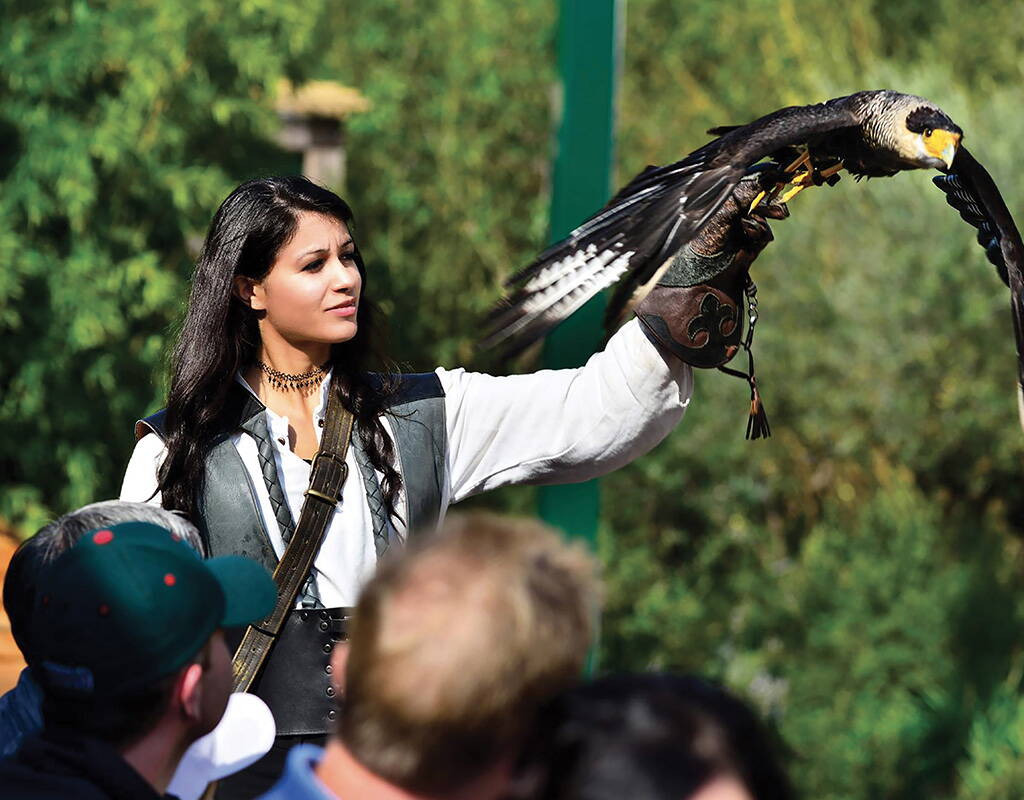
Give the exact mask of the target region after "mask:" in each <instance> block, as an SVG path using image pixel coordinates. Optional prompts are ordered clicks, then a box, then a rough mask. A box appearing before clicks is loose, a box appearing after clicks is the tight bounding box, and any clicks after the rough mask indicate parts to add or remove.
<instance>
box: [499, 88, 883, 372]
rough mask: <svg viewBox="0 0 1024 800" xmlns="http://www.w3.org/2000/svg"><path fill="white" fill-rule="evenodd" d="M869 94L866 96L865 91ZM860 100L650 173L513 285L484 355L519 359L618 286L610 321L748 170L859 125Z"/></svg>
mask: <svg viewBox="0 0 1024 800" xmlns="http://www.w3.org/2000/svg"><path fill="white" fill-rule="evenodd" d="M862 94H863V93H862ZM861 100H862V96H861V94H857V95H850V96H849V97H840V98H836V99H835V100H830V101H828V102H827V103H818V104H815V105H810V106H790V107H788V108H783V109H780V110H778V111H775V112H773V113H772V114H768V115H767V116H764V117H761V118H760V119H758V120H755V121H754V122H752V123H750V124H749V125H743V126H739V127H736V128H733V129H729V130H727V131H725V132H724V133H723V135H721V136H720V137H719V138H717V139H714V140H713V141H711V142H709V143H708V144H706V145H705V146H704V147H702V148H700V149H699V150H696V151H694V152H693V153H691V154H690V155H688V156H686V158H684V159H682V160H681V161H677V162H676V163H674V164H669V165H667V166H663V167H648V168H647V169H645V170H644V171H643V172H641V173H640V174H639V175H637V176H636V177H635V178H633V180H632V181H630V182H629V184H627V185H626V186H625V187H624V188H623V189H622V190H621V191H620V192H619V193H618V194H616V195H615V197H613V198H612V199H611V201H609V203H608V205H607V206H605V207H604V208H603V209H601V210H600V211H599V212H597V213H596V214H595V215H594V216H592V217H590V219H588V220H586V221H585V222H584V223H583V224H582V225H580V226H579V227H578V228H576V230H574V231H573V232H572V233H571V234H569V236H568V237H566V238H565V239H563V240H562V241H560V242H558V243H556V244H554V245H552V246H551V247H549V248H548V249H547V250H545V251H544V252H543V253H541V254H540V255H539V256H538V257H537V259H536V260H535V261H534V262H533V263H532V264H530V265H529V266H527V267H526V268H525V269H524V270H522V271H521V272H519V273H517V274H515V275H513V276H512V277H511V278H510V279H509V280H508V281H507V282H506V289H507V296H506V299H505V300H504V301H503V302H501V303H500V304H499V305H498V306H497V307H496V308H495V309H494V310H493V311H492V312H491V314H490V316H489V317H488V319H487V322H486V336H485V338H484V340H483V341H482V342H481V346H482V347H484V348H488V347H495V346H501V347H502V348H503V350H504V352H505V355H506V356H510V355H513V354H515V353H517V352H519V351H520V350H522V349H523V348H525V347H527V346H529V345H530V344H531V343H533V342H534V341H536V340H537V339H539V338H541V337H542V336H544V335H545V334H547V333H548V331H550V330H551V329H552V328H553V327H555V326H556V325H557V324H558V323H560V322H561V321H562V320H564V319H565V318H566V317H568V316H569V315H570V314H572V313H573V312H574V311H575V310H576V309H578V308H579V307H580V306H582V305H583V304H584V303H586V302H587V300H589V299H590V298H591V297H593V296H594V295H595V294H597V293H598V292H599V291H601V290H602V289H605V288H607V287H609V286H611V285H612V284H614V283H616V282H617V281H619V280H620V279H623V278H624V280H623V282H622V284H621V285H620V286H619V289H618V290H617V291H616V293H615V298H614V299H613V302H612V305H611V307H610V308H609V309H608V317H609V318H612V317H615V316H617V314H618V312H619V310H620V309H621V307H622V305H623V304H624V303H625V301H626V300H628V299H629V297H630V296H631V295H632V294H633V291H634V290H635V289H636V288H637V287H640V286H642V285H644V284H646V283H648V282H649V281H650V279H651V278H652V276H653V275H654V274H655V273H656V272H657V271H658V269H659V267H661V266H662V265H663V264H664V263H665V262H666V261H667V260H668V259H669V258H671V257H672V256H673V255H675V253H677V252H678V251H679V249H680V248H681V247H682V246H683V245H684V244H686V243H687V242H688V241H689V240H690V239H692V238H693V237H694V235H695V234H696V233H697V231H699V230H700V228H701V226H703V225H704V223H705V222H706V221H707V220H708V218H709V217H710V216H711V215H712V214H714V213H715V211H717V210H718V209H719V208H720V207H721V206H722V204H723V203H724V202H725V201H726V199H727V198H728V197H729V196H730V195H731V194H732V192H733V190H734V189H735V188H736V184H737V183H738V182H739V181H740V179H741V178H742V177H743V176H744V175H745V174H746V173H747V171H748V169H749V168H750V167H752V166H753V165H754V164H756V163H757V162H758V161H760V160H761V159H763V158H765V157H766V156H768V155H769V154H771V153H775V152H778V151H779V150H782V149H784V148H786V147H790V146H794V145H799V144H805V143H807V141H808V140H810V139H814V138H816V137H821V136H822V135H827V134H828V133H830V132H834V131H838V130H840V129H847V128H853V127H858V126H859V125H860V114H859V112H860V108H861V105H862V103H861Z"/></svg>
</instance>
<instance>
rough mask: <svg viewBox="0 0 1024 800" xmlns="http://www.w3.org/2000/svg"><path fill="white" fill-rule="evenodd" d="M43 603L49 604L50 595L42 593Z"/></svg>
mask: <svg viewBox="0 0 1024 800" xmlns="http://www.w3.org/2000/svg"><path fill="white" fill-rule="evenodd" d="M43 605H44V606H48V605H50V595H48V594H44V595H43Z"/></svg>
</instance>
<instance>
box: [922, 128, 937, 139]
mask: <svg viewBox="0 0 1024 800" xmlns="http://www.w3.org/2000/svg"><path fill="white" fill-rule="evenodd" d="M933 133H935V131H933V130H932V129H931V128H925V129H924V138H925V139H927V138H928V137H930V136H931V135H932V134H933Z"/></svg>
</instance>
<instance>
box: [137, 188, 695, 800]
mask: <svg viewBox="0 0 1024 800" xmlns="http://www.w3.org/2000/svg"><path fill="white" fill-rule="evenodd" d="M369 277H370V276H368V275H367V272H366V268H365V266H364V264H363V262H362V259H361V258H360V255H359V250H358V248H357V246H356V243H355V241H354V239H353V231H352V213H351V211H350V209H349V207H348V206H347V205H346V204H345V202H344V201H342V200H341V198H339V197H337V196H336V195H335V194H333V193H331V192H329V191H327V190H326V189H323V188H321V187H319V186H316V185H315V184H313V183H311V182H309V181H308V180H305V179H303V178H297V177H289V178H266V179H260V180H254V181H250V182H248V183H245V184H243V185H242V186H239V187H238V188H237V189H236V190H235V191H234V192H232V193H231V195H230V196H229V197H228V198H227V199H226V200H225V201H224V203H223V205H222V206H221V207H220V209H219V210H218V211H217V214H216V216H215V217H214V219H213V223H212V225H211V227H210V230H209V233H208V235H207V238H206V242H205V244H204V246H203V250H202V253H201V255H200V257H199V260H198V262H197V264H196V269H195V274H194V278H193V285H192V293H191V297H190V300H189V307H188V311H187V314H186V318H185V322H184V325H183V328H182V330H181V333H180V336H179V338H178V342H177V347H176V349H175V352H174V359H173V374H172V379H171V386H170V392H169V395H168V400H167V408H166V411H165V412H160V413H159V414H156V415H154V416H153V417H150V418H148V419H147V420H143V421H141V422H139V423H137V425H136V435H137V437H138V439H139V441H138V443H137V445H136V448H135V452H134V454H133V455H132V458H131V462H130V463H129V465H128V469H127V473H126V475H125V479H124V485H123V487H122V494H121V496H122V498H123V499H147V498H148V499H152V501H154V502H161V503H162V504H163V505H164V507H166V508H171V509H176V510H180V511H182V512H184V513H185V514H187V515H188V516H189V517H190V518H192V519H193V520H194V521H195V522H196V524H197V525H198V526H199V528H200V530H201V531H203V534H204V537H205V538H206V543H207V545H208V547H209V549H210V552H211V554H212V555H220V554H221V553H226V552H234V553H241V554H245V555H248V556H250V557H253V558H257V559H259V560H261V561H263V563H264V564H266V565H267V566H268V567H269V568H273V566H274V564H275V563H276V561H277V559H278V558H279V557H280V555H281V553H282V552H283V550H284V546H285V541H286V539H287V538H288V537H289V536H290V532H291V530H292V529H293V528H294V525H295V521H296V518H297V516H298V513H299V509H300V508H301V506H302V499H303V492H304V491H305V489H306V488H307V486H308V480H309V472H310V466H309V463H308V462H309V460H310V459H311V458H312V457H313V456H314V454H315V453H316V450H317V446H318V442H319V436H320V432H321V427H320V426H322V425H323V424H324V410H325V408H326V400H327V396H328V395H327V393H328V392H336V393H338V396H339V398H340V400H341V402H342V403H343V404H344V405H345V406H346V407H347V408H348V409H350V410H351V411H352V413H353V415H354V416H355V419H356V433H355V434H354V435H353V437H352V447H351V449H350V451H349V453H348V457H347V463H348V465H349V477H348V480H347V482H346V484H345V486H344V489H343V495H342V502H341V503H340V504H339V505H338V507H337V509H336V510H335V512H334V516H333V518H332V519H331V521H330V523H329V527H328V529H327V532H326V535H325V539H324V541H323V544H322V546H321V548H320V550H319V552H318V555H317V557H316V561H315V565H314V569H313V571H312V575H311V579H310V582H309V583H308V584H307V585H306V587H305V588H304V590H303V593H302V597H301V598H300V599H299V601H298V602H297V604H296V610H295V612H294V613H292V615H291V616H290V618H289V620H288V623H287V625H286V627H285V629H284V631H283V633H282V635H281V637H280V638H279V640H278V641H277V643H276V644H275V646H274V648H273V650H272V652H271V654H270V657H269V659H268V661H267V664H266V666H265V668H264V670H263V673H262V675H261V677H260V679H259V681H258V683H257V684H256V685H255V686H254V691H255V692H256V693H257V694H259V695H260V696H261V697H263V699H264V700H265V701H266V702H267V704H268V705H269V706H270V707H271V709H272V711H273V712H274V716H275V718H276V720H277V724H278V734H279V741H278V746H276V748H275V751H273V752H272V754H271V756H268V759H271V758H276V759H277V761H276V762H271V761H265V762H263V763H262V765H257V767H258V768H260V769H262V770H263V776H264V777H263V778H262V779H261V781H260V782H259V783H253V784H251V785H249V786H247V787H245V788H244V790H242V789H239V796H241V795H242V792H243V791H244V792H248V793H250V796H251V794H255V793H258V790H259V789H260V788H261V787H266V786H269V783H270V782H271V781H272V780H273V778H274V777H275V775H276V774H277V773H278V772H279V771H280V764H281V763H282V761H281V759H282V758H283V755H282V753H283V751H284V750H285V749H286V748H287V747H290V746H291V745H292V744H295V743H298V742H299V741H304V740H306V737H312V738H313V739H314V740H316V739H319V738H322V737H323V735H324V733H325V732H326V731H327V730H328V728H329V726H330V725H331V724H332V720H333V719H334V718H335V715H336V713H337V712H336V710H335V704H334V701H333V700H332V697H333V695H334V692H335V689H334V687H333V686H332V682H331V676H330V674H329V673H330V666H329V663H328V662H329V659H330V655H329V653H330V650H331V649H332V647H333V643H334V642H335V641H337V640H338V639H340V638H342V637H343V635H344V619H345V616H346V609H348V608H349V607H351V606H354V605H355V602H356V598H357V595H358V592H359V588H360V586H361V585H362V583H363V582H364V581H365V580H366V579H367V577H368V576H369V575H370V574H371V573H372V571H373V569H374V565H375V563H376V561H377V559H378V558H379V557H380V556H381V554H382V553H383V552H384V551H385V550H386V549H387V548H388V547H390V546H394V545H397V544H400V543H401V542H402V541H403V540H404V538H405V536H406V535H407V533H408V532H409V531H415V530H416V529H418V528H427V527H431V526H433V525H435V524H436V523H437V521H438V520H439V519H440V518H441V517H442V516H443V514H444V512H445V509H446V508H447V507H448V505H449V504H450V503H454V502H458V501H459V500H462V499H464V498H466V497H469V496H471V495H473V494H476V493H478V492H482V491H485V490H487V489H491V488H495V487H499V486H507V485H510V484H517V483H558V482H572V481H582V480H586V479H589V478H593V477H596V476H598V475H602V474H604V473H607V472H609V471H611V470H613V469H615V468H617V467H619V466H621V465H623V464H625V463H627V462H628V461H630V460H632V459H633V458H636V457H637V456H639V455H640V454H642V453H644V452H646V451H648V450H649V449H650V448H652V447H653V446H654V445H655V444H656V443H657V442H659V441H660V440H661V439H662V438H663V437H664V436H665V435H666V434H667V433H668V432H669V431H670V430H671V429H672V427H673V426H674V425H675V424H676V423H677V422H678V421H679V419H680V418H681V417H682V415H683V412H684V411H685V409H686V406H687V404H688V402H689V398H690V393H691V388H692V378H691V372H690V368H689V366H688V365H686V364H684V363H682V362H680V361H678V360H677V359H675V358H674V357H673V356H671V355H667V354H664V353H663V352H662V351H661V350H660V349H659V347H658V346H656V345H655V344H652V342H651V341H649V340H648V338H647V336H645V335H644V333H643V332H642V331H641V329H640V327H639V326H638V325H637V323H636V322H630V323H628V324H627V325H625V326H624V327H623V328H622V330H620V331H619V332H618V333H617V334H616V335H615V336H614V337H612V339H611V340H610V341H609V343H608V346H607V348H606V349H605V350H604V352H602V353H598V354H597V355H595V356H593V357H592V358H591V359H590V361H589V362H588V363H587V365H586V366H584V367H582V368H580V369H575V370H562V371H557V372H551V371H547V372H538V373H535V374H532V375H517V376H511V377H492V376H489V375H483V374H475V373H468V372H465V371H463V370H461V369H454V370H447V369H440V368H439V369H437V370H436V371H435V372H433V373H427V374H423V375H404V376H398V375H393V374H391V372H390V370H388V369H387V367H386V364H384V365H381V364H380V362H379V361H378V362H377V363H376V364H374V362H373V361H372V356H373V353H374V307H373V305H372V301H371V299H370V293H369V288H368V278H369ZM371 365H373V366H377V367H378V368H380V367H381V366H383V367H384V369H383V372H378V373H371V372H369V371H368V370H369V368H370V366H371ZM150 433H156V434H157V435H155V436H150V435H148V434H150ZM252 774H253V772H252V771H250V773H249V775H250V777H251V776H252ZM229 788H230V787H229ZM224 796H228V795H224Z"/></svg>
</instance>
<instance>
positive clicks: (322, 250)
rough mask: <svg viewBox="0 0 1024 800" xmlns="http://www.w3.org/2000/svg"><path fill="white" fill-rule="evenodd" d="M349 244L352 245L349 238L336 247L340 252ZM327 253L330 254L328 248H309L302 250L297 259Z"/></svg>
mask: <svg viewBox="0 0 1024 800" xmlns="http://www.w3.org/2000/svg"><path fill="white" fill-rule="evenodd" d="M350 244H352V237H351V236H350V237H349V238H347V239H346V240H345V241H343V242H342V243H341V244H340V245H339V246H338V249H339V250H341V249H342V248H344V247H347V246H348V245H350ZM329 252H331V251H330V248H327V247H311V248H309V250H303V251H302V252H301V253H299V255H298V256H297V258H305V257H306V256H309V255H313V254H314V253H329Z"/></svg>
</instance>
